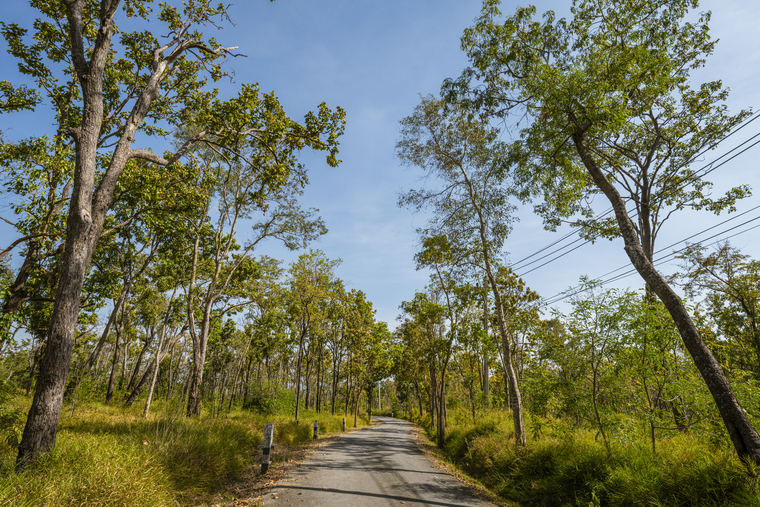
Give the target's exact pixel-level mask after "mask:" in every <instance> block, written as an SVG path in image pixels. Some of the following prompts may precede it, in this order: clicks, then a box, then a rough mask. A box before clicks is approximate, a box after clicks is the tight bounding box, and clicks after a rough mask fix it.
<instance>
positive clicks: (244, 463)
mask: <svg viewBox="0 0 760 507" xmlns="http://www.w3.org/2000/svg"><path fill="white" fill-rule="evenodd" d="M20 399H22V401H21V402H18V403H21V404H26V403H28V400H25V399H23V397H20ZM141 412H142V407H140V406H133V407H132V408H130V409H123V408H121V407H118V406H106V405H103V404H100V403H92V402H90V403H86V404H84V405H80V406H79V407H77V409H76V411H75V413H74V415H73V416H72V415H70V413H67V412H66V411H64V414H63V416H62V418H61V421H60V424H59V431H58V437H57V442H56V447H55V449H54V451H53V452H52V453H51V455H50V456H48V457H45V458H43V459H42V460H40V461H39V462H38V463H37V464H36V465H34V466H33V467H30V468H29V469H27V470H25V471H24V472H23V473H21V474H15V473H14V462H15V458H16V449H15V447H14V446H13V445H11V444H12V443H11V442H3V443H0V506H5V505H8V506H27V505H28V506H71V507H74V506H77V507H79V506H82V507H89V506H93V507H94V506H99V507H100V506H132V505H134V506H138V505H139V506H177V505H183V504H196V503H199V502H202V501H203V499H205V498H209V497H210V496H211V495H213V494H214V493H215V492H217V491H219V490H220V489H221V487H222V486H223V485H224V484H225V483H227V482H228V481H231V480H233V479H235V478H237V477H240V476H241V475H242V474H243V472H244V471H245V470H246V469H247V468H249V467H252V466H257V464H256V462H258V453H259V451H258V450H257V447H256V446H257V445H258V444H260V443H261V442H262V440H263V432H264V425H265V424H266V423H275V435H274V438H275V442H276V443H277V444H278V449H277V452H275V454H274V463H273V466H277V463H278V461H279V460H280V459H282V458H281V456H282V455H283V451H285V450H287V448H288V447H289V446H290V447H292V446H298V445H302V444H303V443H305V442H307V441H308V440H309V439H310V438H311V436H312V426H311V424H312V423H313V421H314V420H315V419H317V420H318V421H319V427H320V433H321V434H325V433H330V432H334V431H339V430H340V429H341V420H340V417H339V416H335V417H332V416H329V415H326V414H319V415H316V414H313V413H311V412H308V411H306V412H305V413H304V415H303V417H302V422H301V423H300V424H295V422H294V421H293V420H292V418H291V417H289V416H287V415H272V414H270V415H261V414H256V413H252V412H250V411H234V410H233V412H232V413H230V414H226V415H224V416H223V417H219V418H211V417H208V416H205V415H204V416H203V417H201V418H197V419H187V418H185V417H184V416H183V415H182V414H183V411H182V407H181V406H177V405H171V404H166V403H162V402H160V401H159V402H157V403H156V404H154V408H153V411H152V414H151V416H150V417H148V418H147V419H145V418H143V417H142V416H141ZM304 421H308V422H304Z"/></svg>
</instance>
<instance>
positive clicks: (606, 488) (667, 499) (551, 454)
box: [416, 411, 760, 507]
mask: <svg viewBox="0 0 760 507" xmlns="http://www.w3.org/2000/svg"><path fill="white" fill-rule="evenodd" d="M416 420H418V419H416ZM429 422H430V421H429V419H428V418H425V419H424V420H423V423H424V427H425V431H426V434H427V436H428V438H430V439H431V441H432V440H434V437H435V435H434V431H435V430H434V428H432V427H431V426H430V424H429ZM526 428H528V430H529V432H530V429H531V428H533V431H532V435H529V438H528V448H527V450H524V451H521V452H518V453H516V452H515V448H514V431H513V429H512V418H511V414H510V413H506V412H495V411H494V412H490V413H488V414H479V416H478V422H477V423H473V422H472V419H471V417H470V418H468V417H466V416H464V415H462V414H459V413H456V414H453V417H452V416H450V417H449V424H448V426H447V435H446V440H445V442H446V448H445V449H444V450H443V454H444V455H445V456H446V457H447V458H448V459H449V460H450V461H451V462H452V463H453V464H454V465H455V466H456V467H458V468H459V469H461V471H462V472H463V473H465V474H466V475H468V476H470V477H472V478H474V479H475V480H476V481H478V482H479V483H480V484H482V485H483V486H485V487H486V488H488V489H489V490H491V491H492V492H494V493H495V494H497V495H498V496H499V497H501V498H503V499H505V500H507V501H509V502H516V503H517V504H519V505H522V506H526V507H527V506H565V505H568V506H581V505H582V506H584V507H585V506H597V505H598V506H626V507H627V506H679V507H680V506H684V507H686V506H700V507H701V506H726V507H729V506H736V507H739V506H742V507H753V506H760V484H759V481H758V475H757V473H750V472H748V469H747V467H745V466H744V464H743V463H742V462H741V461H740V460H739V459H738V458H737V457H736V456H735V454H734V452H733V449H731V448H728V447H718V446H716V445H715V444H711V443H710V442H708V441H706V439H705V438H703V437H702V436H701V435H700V434H698V433H696V432H691V433H686V434H684V433H680V432H671V434H670V435H667V436H662V437H661V438H660V440H658V445H657V453H656V454H652V450H651V447H650V446H649V443H648V442H647V441H646V437H645V436H644V432H643V428H642V431H641V435H632V434H630V433H629V434H628V435H627V436H626V438H621V439H615V440H613V441H612V452H611V454H608V453H607V450H606V449H605V447H604V445H603V444H602V442H601V441H600V439H598V435H597V434H596V431H594V430H592V429H585V428H576V427H575V426H574V425H572V424H570V423H568V422H566V421H562V420H554V419H543V418H536V417H530V416H528V420H527V421H526ZM632 436H636V437H639V438H636V439H631V438H630V437H632Z"/></svg>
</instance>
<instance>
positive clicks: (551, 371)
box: [0, 0, 760, 506]
mask: <svg viewBox="0 0 760 507" xmlns="http://www.w3.org/2000/svg"><path fill="white" fill-rule="evenodd" d="M173 3H176V4H177V5H173ZM173 3H172V2H167V3H154V2H152V1H149V0H123V1H118V0H62V1H60V2H55V1H33V2H31V3H30V5H31V6H32V7H34V9H35V10H36V12H37V19H36V21H35V22H34V23H33V26H21V25H20V24H16V23H14V22H11V21H10V20H3V21H1V22H0V31H1V32H2V35H3V37H4V40H5V45H6V47H7V51H8V53H9V55H10V56H11V57H12V59H13V62H14V65H17V66H18V69H19V72H20V73H21V74H22V75H24V76H25V77H26V78H27V79H28V82H29V83H32V84H16V83H12V82H11V81H7V80H5V81H1V82H0V114H1V115H2V119H3V120H5V121H4V122H3V123H2V124H0V127H2V130H0V164H1V165H2V173H1V174H0V185H2V196H3V203H6V204H7V206H4V207H3V208H2V212H0V218H2V220H3V222H4V224H5V225H4V226H5V227H6V229H5V230H10V231H12V235H7V236H4V237H3V239H2V242H0V304H2V311H1V312H0V505H72V506H73V505H83V506H84V505H212V504H214V505H216V504H219V503H223V502H225V501H232V500H231V499H232V498H234V496H235V492H234V488H235V487H237V486H234V484H238V483H239V481H241V480H244V478H246V477H250V476H251V475H252V474H253V475H255V474H254V472H252V470H253V469H255V467H256V466H257V462H256V459H257V457H256V446H257V445H258V444H260V443H261V441H262V432H263V425H264V423H270V422H274V423H275V424H276V435H275V439H276V441H277V442H278V445H280V446H281V447H280V449H281V451H279V455H278V456H276V458H275V466H277V465H278V464H282V463H285V462H287V461H289V460H290V459H291V456H292V455H293V453H296V452H297V450H298V449H300V448H301V447H302V446H305V445H307V444H308V441H309V437H310V425H311V424H312V423H313V422H314V421H315V420H316V421H318V422H319V426H320V428H322V431H323V432H325V433H326V434H331V433H338V432H340V431H341V429H342V428H341V423H342V422H343V421H346V422H347V424H348V425H349V426H352V427H354V428H358V427H360V426H366V425H369V424H372V415H373V414H383V415H389V416H393V417H398V418H404V419H407V420H409V421H411V422H412V423H415V424H417V425H419V427H420V428H421V431H422V432H423V434H424V435H426V436H427V438H428V439H429V440H430V442H431V444H430V445H431V448H434V449H433V450H432V451H431V452H434V453H436V454H437V455H438V456H439V458H440V459H442V460H445V461H448V462H450V463H451V464H452V466H455V467H457V468H458V470H459V471H460V473H462V474H465V475H466V476H468V477H469V479H470V480H472V481H475V482H476V483H478V484H480V485H482V486H484V487H485V488H487V489H489V490H490V491H491V492H493V493H494V494H495V495H496V496H497V498H499V499H500V500H498V501H500V502H502V503H503V504H504V505H584V506H585V505H737V506H739V505H760V485H759V484H758V474H760V435H758V433H757V430H756V427H757V425H758V423H760V314H759V313H758V312H760V261H759V260H755V259H753V258H752V257H751V256H750V255H748V254H746V253H743V252H742V250H741V249H740V248H739V247H737V246H736V245H735V244H734V243H731V242H730V241H729V236H726V235H722V236H721V237H719V238H718V239H716V240H714V241H703V242H696V243H688V242H687V243H685V246H679V247H678V248H674V245H670V246H667V247H664V248H663V247H662V245H661V244H660V243H658V242H657V240H658V239H659V237H661V232H662V230H663V227H665V228H667V226H668V225H669V224H670V223H671V222H672V221H673V217H676V216H682V215H684V214H689V213H696V212H698V211H701V212H708V213H713V214H716V215H719V214H721V213H724V214H725V215H727V217H726V218H725V220H724V222H723V223H728V222H730V221H731V220H736V221H737V222H738V221H742V222H743V223H742V225H744V224H746V223H749V222H750V221H748V220H747V218H746V217H743V215H744V214H745V213H735V212H736V211H737V207H738V204H739V203H740V202H741V201H743V200H745V199H747V200H748V199H751V197H752V191H751V189H750V188H749V186H748V185H746V184H738V185H736V186H734V187H733V188H730V189H728V190H726V191H725V192H724V193H722V194H716V193H715V192H713V184H712V183H711V182H710V181H709V180H708V179H707V175H708V174H709V173H710V172H711V171H712V170H714V169H709V167H710V166H708V169H704V168H699V167H701V166H699V164H697V161H701V160H702V159H701V158H700V157H702V156H703V155H704V154H705V153H707V152H709V151H710V150H712V149H714V148H715V147H716V146H718V144H719V143H721V142H722V141H724V140H726V139H728V138H729V137H730V136H731V135H733V134H734V133H735V132H738V131H739V130H741V129H742V128H745V127H746V126H748V125H750V124H751V123H752V122H753V121H754V119H755V117H754V116H753V114H752V111H751V110H750V109H746V110H741V111H738V112H735V113H731V112H729V110H728V108H727V106H726V105H725V102H726V100H727V98H728V94H729V90H728V89H727V87H725V86H724V85H723V84H722V83H721V82H720V81H710V82H707V83H702V84H699V85H695V84H693V83H692V80H691V76H690V73H691V71H693V70H695V69H697V68H699V67H701V66H703V65H705V62H706V60H707V57H708V56H709V55H710V54H711V53H712V52H713V50H714V46H715V44H716V42H717V41H716V40H714V39H712V38H711V37H710V34H709V28H708V23H709V21H710V13H696V12H695V9H696V8H697V7H698V4H697V2H696V1H695V0H575V1H573V2H572V5H573V7H572V11H571V12H572V16H571V18H570V19H564V18H558V17H556V16H555V15H554V13H552V12H548V13H544V14H543V15H537V10H536V8H535V7H525V8H522V7H520V8H517V9H516V10H515V11H514V13H513V14H507V15H505V14H503V13H502V11H501V9H507V7H508V6H506V5H501V4H500V2H499V1H498V0H484V1H483V2H482V10H481V13H480V15H479V17H478V18H476V19H475V20H474V21H473V24H472V26H470V27H469V28H467V29H466V30H465V32H464V34H463V35H462V38H461V46H462V51H463V52H464V54H465V55H466V57H467V62H468V64H467V67H466V68H465V69H463V71H462V73H461V74H460V75H459V76H458V77H454V78H449V79H446V80H444V81H443V84H442V86H441V90H440V94H439V95H437V96H434V95H421V96H420V97H419V103H418V104H417V106H416V107H415V108H414V109H413V110H412V111H410V112H409V115H408V116H406V117H404V118H402V119H401V120H400V122H399V129H398V139H397V143H396V146H395V156H396V158H397V160H398V161H399V162H400V163H401V164H403V165H404V166H406V167H407V168H408V169H409V170H410V171H413V172H415V173H416V174H419V175H420V176H421V178H420V180H419V181H420V182H421V184H422V186H420V187H418V188H411V189H409V188H408V189H404V190H402V191H400V192H399V193H398V194H397V202H396V204H397V206H398V208H401V209H402V210H407V211H411V212H412V214H415V215H417V216H419V217H421V218H422V221H423V224H422V225H421V226H417V227H416V229H415V234H416V236H417V240H418V243H417V253H416V254H415V255H414V263H415V266H416V268H417V269H418V270H420V271H423V272H424V273H426V274H429V282H428V284H427V285H426V286H425V287H424V288H420V289H419V290H417V291H416V292H415V293H413V294H398V298H399V301H400V304H399V308H398V317H397V319H396V321H395V322H383V321H381V320H379V319H378V318H377V315H376V309H375V307H374V305H373V302H372V301H370V300H369V298H368V296H367V294H366V293H365V292H364V291H362V290H360V289H359V288H351V287H353V286H354V283H353V282H349V281H346V280H343V279H341V278H340V277H339V276H338V272H339V270H340V266H341V263H342V262H343V261H342V260H341V259H340V258H338V257H333V258H331V256H330V255H328V254H327V253H326V252H325V251H323V250H321V249H318V248H316V245H315V243H316V242H317V241H318V240H319V239H320V238H321V237H323V236H324V235H326V234H328V230H327V226H328V225H329V224H326V223H325V221H324V220H323V219H322V218H321V217H320V215H319V211H318V210H316V209H314V208H311V207H308V206H305V205H304V204H303V201H304V200H303V195H304V193H305V192H308V190H309V181H310V180H309V170H308V168H307V165H306V164H305V163H304V161H303V153H306V152H309V153H312V154H314V153H317V154H319V157H320V161H321V162H322V163H324V164H325V165H327V166H329V167H336V166H338V165H339V164H340V163H342V161H341V160H340V158H339V156H340V153H339V145H340V142H341V141H343V140H344V139H345V137H344V136H346V135H347V131H350V125H347V123H346V116H347V113H346V111H345V110H344V109H343V108H341V107H338V106H330V105H328V104H326V103H324V102H323V103H320V104H316V105H315V106H314V107H313V110H312V111H310V112H308V113H306V114H305V115H304V117H303V118H302V119H299V120H296V119H292V118H291V117H290V116H288V114H286V112H285V107H284V106H283V104H282V103H281V102H280V99H278V97H277V96H276V95H275V93H274V92H272V93H265V92H262V91H261V90H260V88H259V85H257V84H253V83H249V84H237V83H236V82H235V81H234V80H230V81H231V82H233V83H235V86H236V91H235V93H234V94H233V95H232V96H230V97H226V95H225V94H224V93H222V92H220V90H219V89H218V88H215V86H217V85H216V83H217V82H219V81H220V80H226V79H230V70H229V65H230V62H231V61H233V60H234V59H235V58H236V57H237V56H238V55H237V53H236V51H237V50H238V48H237V47H224V46H222V45H221V44H220V42H219V41H218V40H217V38H215V37H214V36H212V35H211V34H212V30H211V28H214V31H216V28H218V27H219V26H221V25H224V23H225V22H227V21H229V14H228V9H229V7H228V6H225V5H224V4H219V5H214V4H212V3H210V2H208V1H207V0H185V1H184V2H173ZM509 8H511V7H509ZM117 21H119V24H118V25H117ZM167 33H168V34H169V35H168V36H167V35H166V34H167ZM220 33H224V32H223V31H222V32H220ZM159 34H161V36H159ZM221 38H223V37H220V39H221ZM43 108H47V109H49V110H48V111H47V112H46V114H48V115H49V116H50V117H51V118H54V121H55V123H54V125H53V126H52V128H50V129H48V131H46V132H44V133H41V134H40V135H39V136H36V137H29V138H23V139H17V138H15V137H13V135H11V134H9V133H8V132H6V131H7V129H8V127H9V126H10V125H11V122H12V121H13V120H12V118H13V113H17V112H22V111H35V112H36V111H38V110H39V109H43ZM746 149H749V148H746ZM746 149H745V151H746ZM322 157H323V158H322ZM698 166H699V167H698ZM600 202H602V204H601V205H600V204H599V203H600ZM594 204H596V209H595V208H594ZM519 206H522V207H523V208H522V209H525V208H524V207H525V206H528V207H532V209H533V211H534V212H535V214H536V215H537V216H539V217H540V218H541V220H542V221H543V225H544V227H545V228H546V229H547V230H550V231H556V230H557V229H558V228H559V227H560V226H569V227H571V228H572V231H573V232H572V233H571V234H570V235H568V236H567V237H570V236H577V237H578V238H579V239H580V240H581V241H583V242H584V244H585V243H594V242H597V241H607V240H612V241H618V242H620V244H621V245H623V246H624V251H625V254H626V256H627V259H628V261H629V262H630V264H629V265H627V266H626V268H625V269H626V270H628V271H627V272H626V273H628V274H632V273H633V274H637V275H638V276H637V277H636V279H635V282H632V285H633V288H619V287H618V286H613V285H614V284H612V283H610V282H615V281H616V280H618V279H619V276H616V277H612V278H608V279H602V278H604V277H602V278H599V279H593V278H590V277H588V276H585V275H584V276H579V279H578V282H577V284H576V285H575V286H573V287H571V288H569V289H567V290H566V291H565V292H563V293H562V294H560V295H558V296H553V297H550V296H549V295H546V294H538V293H537V292H535V291H534V290H532V289H531V288H530V287H529V286H528V285H527V283H526V281H525V280H524V278H523V276H522V275H521V274H520V273H522V274H524V273H525V271H526V266H529V265H531V264H533V263H535V262H539V261H540V260H541V259H542V258H543V257H539V258H538V260H535V259H534V260H533V261H532V262H531V263H528V264H523V265H522V266H520V264H521V263H522V262H523V261H519V262H509V261H508V250H509V247H510V241H511V240H512V239H513V238H512V236H511V235H512V233H513V229H514V225H515V223H516V221H517V220H518V219H519V217H518V216H517V213H518V207H519ZM600 206H601V208H603V209H604V210H605V211H602V212H600V210H599V207H600ZM753 209H755V208H753ZM405 212H406V211H405ZM669 220H670V221H671V222H669ZM737 222H734V223H733V224H732V225H735V224H736V223H737ZM729 230H732V229H729ZM712 239H714V238H712ZM272 244H276V245H278V246H279V247H280V248H282V249H283V250H285V251H288V252H293V259H295V260H292V261H290V262H286V261H284V260H280V259H277V258H274V257H272V256H270V255H269V253H268V252H269V250H267V247H268V246H269V245H272ZM655 245H657V247H656V246H655ZM591 248H593V246H592V247H591ZM663 252H667V253H666V254H665V255H666V256H668V257H670V258H671V259H676V260H677V261H678V265H679V268H678V270H677V272H675V273H669V274H664V273H662V272H660V271H658V269H656V267H655V265H656V264H658V263H659V262H660V261H661V260H662V257H661V256H662V254H663ZM539 254H541V251H539V252H536V253H535V254H534V255H533V256H531V257H534V256H536V255H539ZM367 269H372V267H371V266H370V267H368V268H367ZM605 276H606V275H605ZM402 300H403V301H402ZM559 303H562V306H558V304H559ZM229 505H233V504H232V503H230V504H229ZM235 505H238V504H237V503H235ZM240 505H243V504H240ZM245 505H248V504H245Z"/></svg>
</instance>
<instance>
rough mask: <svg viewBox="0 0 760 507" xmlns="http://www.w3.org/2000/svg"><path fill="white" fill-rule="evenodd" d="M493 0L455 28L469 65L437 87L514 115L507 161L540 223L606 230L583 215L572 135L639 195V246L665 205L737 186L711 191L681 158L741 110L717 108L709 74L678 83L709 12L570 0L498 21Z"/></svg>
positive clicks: (725, 201) (486, 109)
mask: <svg viewBox="0 0 760 507" xmlns="http://www.w3.org/2000/svg"><path fill="white" fill-rule="evenodd" d="M496 5H497V2H493V1H487V2H484V4H483V12H482V15H481V17H480V18H479V19H478V20H477V21H476V24H475V25H474V26H473V27H471V28H469V29H468V30H466V31H465V34H464V36H463V37H462V47H463V49H464V50H465V51H466V52H467V54H468V56H469V57H470V61H471V67H470V68H468V69H466V70H465V72H464V73H463V74H462V77H461V78H460V79H459V80H457V81H447V82H446V83H445V84H444V89H443V90H444V93H445V94H446V97H447V100H449V101H451V100H455V98H456V99H459V98H460V97H466V99H465V100H467V101H468V102H469V103H471V104H473V105H474V106H476V107H477V108H478V110H479V111H480V112H481V113H482V114H485V115H487V116H491V117H493V116H496V117H500V118H509V117H513V118H520V120H519V123H518V127H519V128H520V130H519V133H520V139H519V140H517V141H516V142H515V143H514V144H513V145H512V147H511V149H510V152H509V161H510V163H511V164H512V167H513V168H514V169H513V170H514V174H515V180H516V183H517V185H518V186H519V190H518V191H517V193H518V194H519V195H520V196H521V198H523V199H532V198H538V199H541V200H542V201H543V203H542V204H540V205H539V206H538V207H537V208H536V211H537V212H538V213H539V214H540V215H541V216H542V217H543V218H544V220H545V224H546V226H547V228H549V229H554V228H555V227H556V226H557V225H558V224H559V223H561V222H562V221H563V220H568V219H570V220H571V223H572V224H573V225H575V226H576V227H580V228H581V229H582V230H583V234H584V235H585V236H586V237H591V238H593V237H595V236H603V237H613V236H615V235H617V234H618V233H617V232H616V231H615V230H614V227H612V228H611V227H609V226H604V227H595V226H594V225H593V224H592V223H591V222H590V221H589V220H587V219H585V218H588V217H590V216H592V215H593V211H592V208H591V207H590V206H589V205H588V203H587V202H586V201H587V200H590V199H591V198H592V197H593V195H594V194H595V193H597V192H598V190H597V189H596V185H595V184H594V183H593V182H592V181H591V179H590V178H589V175H588V174H587V172H586V171H585V167H584V163H583V162H582V161H581V159H580V157H579V155H578V153H577V150H576V147H575V146H574V144H575V141H573V139H575V137H574V136H583V139H584V142H585V143H586V147H587V149H588V150H589V151H590V153H592V154H593V158H594V160H595V161H596V163H597V164H598V165H599V166H600V167H601V168H602V170H603V172H604V174H605V175H606V177H607V178H608V179H609V180H610V181H611V182H612V183H613V184H615V185H616V187H617V188H618V189H620V191H621V192H623V193H624V194H625V197H626V198H627V199H630V200H632V201H634V202H636V203H639V206H638V207H637V210H636V211H637V214H638V215H639V216H643V217H645V218H644V220H645V223H644V224H643V225H642V227H641V228H640V229H638V230H637V232H638V234H639V235H640V239H641V241H642V242H643V243H645V244H646V246H645V249H646V248H649V242H650V241H651V242H652V243H653V242H654V238H655V237H656V235H657V232H658V231H659V229H660V227H661V225H662V223H663V222H664V221H665V220H666V219H667V217H668V216H669V211H670V210H673V209H676V210H678V209H683V208H694V209H709V210H712V211H715V212H719V211H720V210H722V209H731V208H732V206H733V204H734V203H735V202H736V200H737V199H740V198H743V197H745V196H746V195H747V193H748V189H746V188H743V189H734V190H732V191H730V192H729V193H727V194H726V195H725V196H723V197H721V198H718V199H713V198H711V197H710V196H709V191H710V187H711V185H710V183H709V182H707V181H705V180H704V179H703V178H702V176H700V175H698V174H696V173H695V172H693V171H690V170H689V165H690V164H691V163H692V162H693V159H694V158H695V155H696V154H697V153H699V152H700V151H702V150H703V149H704V148H705V147H708V146H713V145H714V144H715V143H717V142H719V141H720V140H721V139H722V138H723V137H724V136H725V135H726V134H727V133H728V132H729V131H730V129H731V128H733V127H734V126H735V125H737V124H738V123H740V122H741V121H742V120H743V119H745V118H746V117H747V116H748V114H749V113H748V112H747V111H742V112H740V113H739V114H737V115H734V116H732V115H729V114H728V113H727V111H726V108H725V106H724V105H723V104H722V101H724V100H725V99H726V97H727V90H726V89H725V88H724V87H723V86H722V84H721V83H720V81H714V82H709V83H704V84H702V85H701V86H700V87H699V88H698V89H696V90H693V89H692V88H691V87H690V85H689V72H690V70H691V69H693V68H697V67H699V66H701V65H702V64H703V63H704V61H705V58H706V56H708V55H709V54H711V53H712V51H713V49H714V46H715V41H712V40H710V37H709V30H708V25H707V23H708V21H709V14H706V15H701V16H700V17H699V18H698V20H697V21H696V22H687V21H684V18H685V16H686V15H687V14H688V12H689V10H690V9H692V8H694V7H695V6H696V2H694V1H691V0H688V1H687V0H678V1H666V0H648V1H646V2H640V1H633V0H630V1H629V0H620V1H615V2H613V1H611V0H599V1H597V0H594V1H576V2H574V3H573V8H572V14H573V15H572V17H571V18H570V19H569V20H564V19H560V20H557V19H556V18H555V16H554V14H553V13H551V12H548V13H546V14H545V15H544V20H543V21H537V20H535V19H534V16H535V8H518V9H517V10H516V11H515V13H514V14H513V15H511V16H507V17H506V18H505V19H504V20H503V21H499V20H498V19H497V17H498V10H497V9H496ZM477 83H482V86H476V84H477ZM579 216H581V217H584V218H581V219H580V220H579V219H578V217H579Z"/></svg>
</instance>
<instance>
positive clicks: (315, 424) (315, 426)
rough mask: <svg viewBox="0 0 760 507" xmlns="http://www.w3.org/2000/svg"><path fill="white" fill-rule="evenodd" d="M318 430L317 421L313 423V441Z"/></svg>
mask: <svg viewBox="0 0 760 507" xmlns="http://www.w3.org/2000/svg"><path fill="white" fill-rule="evenodd" d="M318 428H319V423H318V422H317V421H314V440H316V439H317V430H318Z"/></svg>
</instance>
